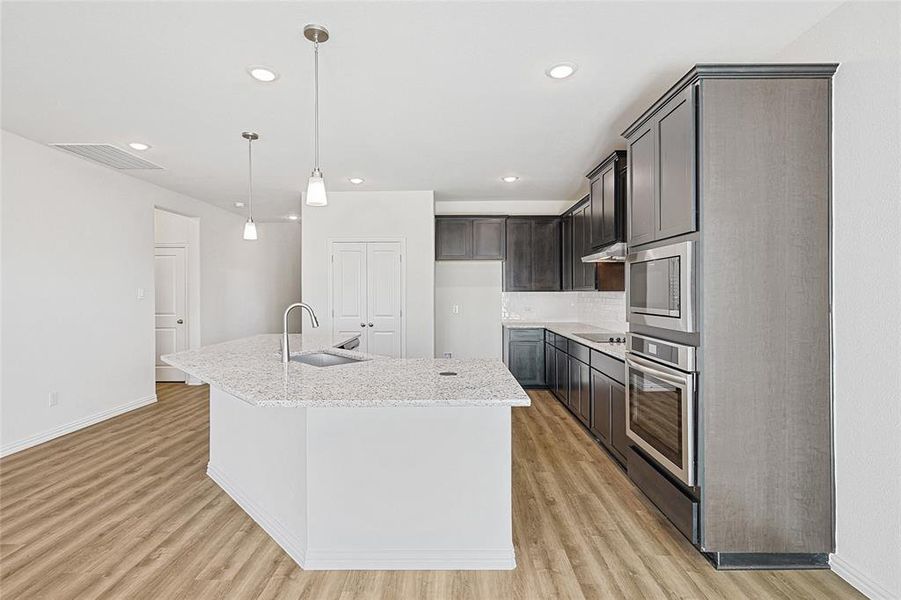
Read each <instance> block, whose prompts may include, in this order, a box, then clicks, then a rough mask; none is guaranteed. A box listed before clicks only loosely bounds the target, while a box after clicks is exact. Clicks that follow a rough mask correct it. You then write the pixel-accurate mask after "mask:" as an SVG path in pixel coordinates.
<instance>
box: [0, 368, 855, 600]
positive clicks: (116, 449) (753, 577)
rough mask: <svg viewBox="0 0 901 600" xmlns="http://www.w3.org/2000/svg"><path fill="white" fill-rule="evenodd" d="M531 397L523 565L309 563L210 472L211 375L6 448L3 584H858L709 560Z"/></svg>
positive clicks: (581, 436)
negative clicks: (45, 438)
mask: <svg viewBox="0 0 901 600" xmlns="http://www.w3.org/2000/svg"><path fill="white" fill-rule="evenodd" d="M530 395H531V396H532V400H533V405H532V406H531V407H529V408H514V409H513V519H514V523H513V533H514V538H515V539H514V542H515V545H516V559H517V563H518V567H517V568H516V570H514V571H499V572H485V571H482V572H475V571H456V572H455V571H406V572H403V571H318V572H317V571H302V570H301V569H300V568H298V567H297V566H296V565H295V564H294V563H293V562H292V561H291V559H290V558H288V556H287V555H286V554H285V553H284V552H282V550H281V549H280V548H279V547H278V546H277V545H276V544H275V542H273V541H272V540H270V539H269V537H268V536H267V535H266V534H265V533H263V531H262V530H261V529H260V528H259V527H258V526H257V525H256V524H255V523H254V522H253V521H251V520H250V518H249V517H247V516H246V515H245V514H244V512H243V511H242V510H241V509H240V508H238V506H237V505H236V504H235V503H234V502H232V500H231V499H230V498H229V497H228V496H227V495H226V494H225V493H224V492H223V491H221V490H220V489H219V488H218V487H217V486H216V484H214V483H213V482H212V481H211V480H210V479H209V478H208V477H207V476H206V474H205V469H206V462H207V456H208V409H209V405H208V390H207V388H206V387H205V386H202V387H188V386H185V385H180V384H160V385H159V386H158V396H159V402H158V403H157V404H154V405H151V406H148V407H145V408H142V409H139V410H136V411H133V412H131V413H128V414H126V415H122V416H120V417H116V418H114V419H111V420H109V421H106V422H104V423H100V424H98V425H95V426H93V427H90V428H88V429H84V430H82V431H79V432H76V433H73V434H70V435H67V436H64V437H61V438H59V439H57V440H54V441H51V442H48V443H46V444H43V445H41V446H38V447H35V448H32V449H29V450H25V451H23V452H20V453H17V454H15V455H13V456H10V457H7V458H4V459H3V460H2V461H0V596H2V598H3V600H13V599H15V598H28V599H36V598H53V599H69V598H129V599H132V598H155V599H167V600H168V599H175V598H186V599H192V600H201V599H203V598H280V599H281V598H285V599H290V598H310V599H315V600H330V599H338V600H348V599H351V598H384V599H391V600H400V599H407V598H410V599H426V598H442V599H444V598H447V599H457V598H485V599H491V600H499V599H504V598H522V599H533V598H534V599H558V598H560V599H563V598H579V599H581V598H605V599H613V598H729V599H738V598H786V599H788V598H790V599H798V598H818V599H822V598H858V597H862V596H860V595H859V594H857V593H856V592H855V591H854V590H853V589H852V588H851V587H850V586H849V585H847V584H846V583H845V582H844V581H842V580H841V579H839V577H837V576H836V575H835V574H833V573H831V572H829V571H794V572H790V571H781V572H777V571H757V572H716V571H715V570H714V569H713V568H712V567H711V566H710V565H709V564H708V563H707V562H706V561H705V560H704V559H702V558H701V556H700V555H699V554H698V552H697V551H696V550H695V549H694V548H692V547H691V545H690V544H689V543H688V542H687V541H685V539H684V538H682V536H681V535H680V534H679V533H678V532H676V530H675V529H674V528H673V527H672V526H671V525H670V524H669V522H668V521H667V520H666V519H665V518H664V517H663V516H662V515H661V514H660V513H659V512H658V511H657V510H656V509H655V508H654V507H653V505H651V504H650V503H649V502H648V501H647V500H646V499H645V498H644V497H643V496H642V495H641V493H640V492H638V491H637V490H636V489H635V488H634V487H633V486H632V485H631V483H630V482H629V479H628V478H627V477H626V475H625V474H624V473H623V472H622V471H621V470H620V469H619V468H618V467H617V466H616V465H615V464H614V463H613V461H612V459H611V458H609V457H608V456H607V454H606V453H605V452H604V451H603V450H601V449H600V448H599V447H598V446H597V445H596V444H595V443H594V442H593V441H592V440H591V439H590V438H589V437H588V435H587V434H586V433H585V432H584V431H583V430H582V429H581V428H580V427H579V426H577V425H576V423H575V422H574V420H573V419H572V418H571V417H570V416H569V415H568V414H567V413H566V411H565V410H564V409H563V408H562V407H561V406H560V405H559V404H558V403H557V401H556V400H554V399H553V398H552V396H551V395H550V394H549V393H547V392H544V391H536V392H531V393H530ZM263 410H265V409H263ZM236 443H240V441H239V440H236Z"/></svg>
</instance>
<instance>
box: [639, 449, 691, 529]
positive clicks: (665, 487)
mask: <svg viewBox="0 0 901 600" xmlns="http://www.w3.org/2000/svg"><path fill="white" fill-rule="evenodd" d="M627 462H628V469H629V479H631V480H632V481H633V482H634V483H635V485H637V486H638V488H639V489H640V490H641V491H642V492H644V495H645V496H647V497H648V499H649V500H650V501H651V502H653V503H654V504H655V505H656V506H657V508H659V509H660V512H662V513H663V514H665V515H666V516H667V518H668V519H669V520H670V521H672V522H673V525H675V526H676V529H678V530H679V531H681V532H682V534H683V535H684V536H685V537H687V538H688V539H689V540H690V541H691V542H692V543H693V544H694V543H697V541H698V503H697V502H695V501H694V500H693V499H692V498H691V497H689V496H687V495H685V494H684V493H683V492H682V490H680V489H679V488H678V487H676V485H675V484H674V483H672V482H671V481H670V480H669V479H667V478H666V477H665V476H664V475H662V474H661V473H660V472H659V471H657V469H656V468H655V467H654V466H653V465H651V463H649V462H648V461H647V460H645V458H644V457H643V456H641V455H640V454H639V453H637V452H635V450H633V449H631V448H629V451H628V459H627Z"/></svg>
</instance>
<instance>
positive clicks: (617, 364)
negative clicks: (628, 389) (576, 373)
mask: <svg viewBox="0 0 901 600" xmlns="http://www.w3.org/2000/svg"><path fill="white" fill-rule="evenodd" d="M591 368H593V369H597V370H598V371H600V372H601V373H603V374H604V375H606V376H607V377H609V378H610V379H613V380H614V381H618V382H619V383H622V384H625V382H626V363H624V362H623V361H621V360H618V359H616V358H613V357H612V356H607V355H606V354H604V353H603V352H598V351H597V350H592V351H591Z"/></svg>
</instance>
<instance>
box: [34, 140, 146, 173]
mask: <svg viewBox="0 0 901 600" xmlns="http://www.w3.org/2000/svg"><path fill="white" fill-rule="evenodd" d="M50 145H51V146H53V147H54V148H59V149H60V150H65V151H66V152H70V153H72V154H77V155H78V156H80V157H82V158H87V159H90V160H93V161H94V162H98V163H100V164H101V165H106V166H107V167H112V168H114V169H162V168H163V167H161V166H159V165H155V164H153V163H152V162H149V161H146V160H144V159H143V158H138V157H137V156H135V155H133V154H129V153H128V152H125V151H124V150H120V149H118V148H116V147H115V146H111V145H109V144H50Z"/></svg>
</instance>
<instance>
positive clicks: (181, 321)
mask: <svg viewBox="0 0 901 600" xmlns="http://www.w3.org/2000/svg"><path fill="white" fill-rule="evenodd" d="M184 322H185V320H184V319H179V320H178V321H176V323H178V324H179V325H181V324H182V323H184Z"/></svg>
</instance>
